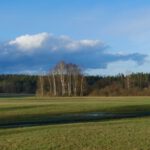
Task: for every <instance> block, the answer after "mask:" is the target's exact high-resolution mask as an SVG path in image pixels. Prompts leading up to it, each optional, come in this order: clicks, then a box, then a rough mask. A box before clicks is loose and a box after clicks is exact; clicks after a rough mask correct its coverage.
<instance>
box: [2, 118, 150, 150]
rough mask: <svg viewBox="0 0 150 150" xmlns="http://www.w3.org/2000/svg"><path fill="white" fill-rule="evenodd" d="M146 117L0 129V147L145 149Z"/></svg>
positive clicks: (148, 137) (149, 127) (149, 124)
mask: <svg viewBox="0 0 150 150" xmlns="http://www.w3.org/2000/svg"><path fill="white" fill-rule="evenodd" d="M149 141H150V118H141V119H123V120H115V121H107V122H99V123H98V122H97V123H81V124H70V125H52V126H41V127H28V128H17V129H5V130H2V129H0V149H1V150H127V149H129V150H149V148H150V142H149Z"/></svg>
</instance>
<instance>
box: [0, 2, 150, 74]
mask: <svg viewBox="0 0 150 150" xmlns="http://www.w3.org/2000/svg"><path fill="white" fill-rule="evenodd" d="M149 14H150V1H149V0H132V1H131V0H124V1H123V0H122V1H121V0H75V1H72V0H12V1H11V0H1V1H0V73H38V72H42V71H47V70H48V69H49V68H51V67H52V66H53V65H54V64H55V63H57V62H58V61H59V60H60V59H61V60H62V59H63V60H65V61H67V62H70V61H72V63H77V64H78V65H80V66H81V67H82V68H83V69H84V70H85V71H86V72H87V73H90V74H102V75H108V74H118V73H127V72H150V67H149V66H150V51H149V50H150V42H149V39H150V15H149ZM41 56H42V57H41ZM31 64H32V65H31Z"/></svg>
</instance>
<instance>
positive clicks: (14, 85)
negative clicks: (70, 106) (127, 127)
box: [0, 61, 150, 96]
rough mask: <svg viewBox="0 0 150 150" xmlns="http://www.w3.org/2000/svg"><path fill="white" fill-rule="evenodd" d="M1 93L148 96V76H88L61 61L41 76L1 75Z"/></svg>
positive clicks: (136, 74)
mask: <svg viewBox="0 0 150 150" xmlns="http://www.w3.org/2000/svg"><path fill="white" fill-rule="evenodd" d="M0 93H18V94H25V93H26V94H36V95H38V96H89V95H90V96H125V95H131V96H132V95H133V96H136V95H137V96H138V95H141V96H142V95H145V96H146V95H150V73H132V74H129V75H123V74H119V75H116V76H87V75H84V73H83V71H82V69H81V68H80V67H79V66H77V65H76V64H72V63H65V62H63V61H61V62H59V63H58V64H56V65H55V66H54V67H53V68H52V69H51V70H50V71H49V72H47V73H43V74H40V75H0Z"/></svg>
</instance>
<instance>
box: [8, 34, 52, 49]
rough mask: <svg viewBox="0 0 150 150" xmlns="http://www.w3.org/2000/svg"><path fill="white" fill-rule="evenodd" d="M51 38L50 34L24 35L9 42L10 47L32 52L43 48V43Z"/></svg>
mask: <svg viewBox="0 0 150 150" xmlns="http://www.w3.org/2000/svg"><path fill="white" fill-rule="evenodd" d="M48 38H49V34H48V33H40V34H36V35H28V34H26V35H23V36H19V37H17V38H16V39H15V40H12V41H10V42H9V45H15V46H17V47H18V48H19V49H22V50H31V49H35V48H40V47H42V45H43V43H44V42H45V41H46V40H47V39H48Z"/></svg>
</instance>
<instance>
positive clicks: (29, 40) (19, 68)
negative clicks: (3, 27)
mask: <svg viewBox="0 0 150 150" xmlns="http://www.w3.org/2000/svg"><path fill="white" fill-rule="evenodd" d="M108 49H109V45H108V44H106V43H104V42H102V41H100V40H90V39H83V40H75V39H72V38H70V37H68V36H55V35H53V34H49V33H39V34H35V35H22V36H19V37H17V38H16V39H12V40H10V41H7V42H5V43H1V44H0V73H40V72H42V71H48V70H49V69H50V68H51V67H52V66H54V64H55V63H57V62H58V61H61V60H64V61H66V62H72V63H76V64H78V65H80V66H81V67H82V68H83V69H85V70H87V71H88V70H90V73H91V72H92V71H93V72H92V73H93V74H95V73H94V70H96V71H97V70H99V72H100V73H101V72H106V74H110V72H111V71H112V70H111V69H113V72H114V69H115V68H114V63H116V62H118V63H119V62H121V64H122V63H123V62H125V64H127V65H129V62H132V63H133V64H134V66H140V65H142V64H144V62H145V58H146V55H143V54H139V53H130V54H119V53H113V52H112V53H110V50H108ZM108 51H109V52H108ZM127 62H128V63H127ZM112 63H113V65H110V64H112ZM135 64H136V65H135ZM111 66H112V68H111ZM122 66H123V64H122ZM119 67H120V66H119ZM120 68H121V69H120V70H119V69H118V70H117V68H116V73H119V72H120V71H121V72H122V69H123V68H122V67H120ZM108 69H109V71H110V72H109V71H108ZM125 69H126V67H125ZM131 71H132V70H131ZM108 72H109V73H108ZM96 73H97V74H98V72H96Z"/></svg>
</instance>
